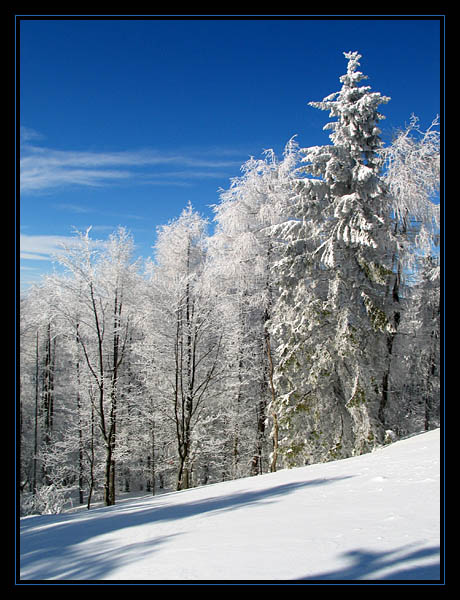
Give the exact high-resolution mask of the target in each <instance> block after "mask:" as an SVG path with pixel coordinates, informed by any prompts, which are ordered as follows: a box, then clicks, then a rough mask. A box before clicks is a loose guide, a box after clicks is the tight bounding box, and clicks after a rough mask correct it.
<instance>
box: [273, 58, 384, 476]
mask: <svg viewBox="0 0 460 600" xmlns="http://www.w3.org/2000/svg"><path fill="white" fill-rule="evenodd" d="M345 57H346V58H347V59H348V68H347V73H346V74H345V75H343V76H342V77H341V78H340V81H341V82H342V88H341V90H340V91H339V92H336V93H334V94H331V95H330V96H328V97H327V98H325V99H324V100H323V101H322V102H312V103H310V104H311V105H312V106H314V107H316V108H320V109H321V110H328V111H330V116H331V117H335V118H336V121H333V122H330V123H329V124H327V125H326V127H325V129H331V130H332V133H331V135H330V139H331V141H332V145H328V146H316V147H312V148H307V149H304V150H302V152H303V153H304V155H305V156H304V159H303V161H304V163H305V169H304V170H305V173H306V174H307V175H308V176H307V177H306V178H305V179H304V180H303V181H302V183H301V184H297V185H298V186H299V185H300V186H301V189H300V192H299V195H298V202H297V207H296V215H295V216H296V220H294V221H293V222H291V223H288V224H286V225H285V226H284V253H283V256H282V258H281V259H280V261H279V262H278V265H277V272H278V285H279V286H280V291H281V296H280V300H279V302H278V303H277V306H276V311H275V314H274V315H273V318H272V333H273V336H274V337H275V339H277V340H278V347H277V366H276V369H275V383H276V387H277V391H278V398H277V400H276V412H277V414H278V422H279V423H278V424H279V428H280V440H279V454H280V458H281V460H282V462H283V464H285V465H287V466H293V465H300V464H305V463H308V462H318V461H323V460H330V459H334V458H340V457H344V456H350V455H351V454H354V453H361V452H365V451H367V450H369V449H371V448H372V447H373V446H374V445H375V444H376V443H378V442H380V441H382V439H383V436H384V425H383V423H382V421H381V415H382V403H384V390H383V388H384V382H383V378H384V373H385V365H386V360H387V354H388V348H387V340H388V336H389V335H391V334H392V332H393V331H394V324H393V323H392V319H391V315H392V303H393V298H392V294H391V293H390V290H391V288H392V285H393V281H394V277H395V274H394V273H393V269H392V261H393V257H394V255H395V253H396V243H395V239H394V234H393V231H392V227H391V225H392V224H391V220H390V218H389V214H390V211H389V196H388V193H387V190H386V186H385V184H384V182H383V181H382V178H381V167H382V159H381V158H380V157H379V154H378V151H379V149H380V147H381V141H380V137H379V134H380V130H379V129H378V127H377V124H378V122H379V120H380V119H381V118H382V116H381V115H380V114H379V112H378V107H379V105H380V104H382V103H385V102H387V101H388V100H389V99H388V98H386V97H383V96H381V94H380V93H376V92H371V89H370V87H369V86H360V85H359V83H360V81H362V80H363V79H365V76H364V75H363V74H362V73H361V72H360V71H358V70H357V67H358V66H359V62H358V61H359V59H360V58H361V57H360V55H359V54H358V53H357V52H349V53H346V54H345Z"/></svg>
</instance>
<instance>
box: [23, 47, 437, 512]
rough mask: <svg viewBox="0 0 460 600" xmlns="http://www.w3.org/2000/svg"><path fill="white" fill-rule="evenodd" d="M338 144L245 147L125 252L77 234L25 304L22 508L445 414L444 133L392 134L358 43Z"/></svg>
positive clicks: (172, 479) (189, 481)
mask: <svg viewBox="0 0 460 600" xmlns="http://www.w3.org/2000/svg"><path fill="white" fill-rule="evenodd" d="M346 58H347V59H348V67H347V73H346V74H345V75H344V76H343V77H341V78H340V80H341V83H342V87H341V89H340V91H339V92H337V93H336V94H332V95H331V96H328V97H327V98H326V99H325V100H324V101H322V102H318V103H312V104H313V105H314V106H316V107H317V108H320V109H322V110H328V111H329V112H330V115H331V117H334V118H335V120H334V121H331V122H330V123H329V125H328V126H327V127H328V128H329V129H331V130H332V133H331V135H330V138H331V142H332V143H331V144H330V145H326V146H315V147H311V148H299V146H298V144H297V143H296V142H295V140H294V139H292V140H290V141H289V142H288V144H287V145H286V148H285V152H284V154H283V156H282V157H281V158H277V157H276V156H275V154H274V153H273V152H272V151H269V152H266V153H265V154H264V155H263V157H262V158H261V159H254V158H251V159H250V160H249V161H248V162H247V163H246V164H245V165H243V167H242V174H241V176H240V177H237V178H235V179H234V180H232V181H231V184H230V186H229V188H228V189H227V190H225V191H222V193H221V195H220V198H219V202H218V204H217V205H216V206H214V213H215V219H214V220H215V223H214V230H213V232H212V234H211V233H210V232H209V223H208V221H207V220H206V219H204V218H203V217H202V216H201V215H199V214H198V213H196V212H195V211H194V210H193V208H192V207H191V206H190V205H189V206H187V207H186V208H185V209H184V211H183V212H182V214H181V215H180V216H179V217H178V218H177V219H176V220H174V221H172V222H171V223H169V224H168V225H165V226H162V227H160V228H159V229H158V232H157V238H156V243H155V247H154V255H153V256H152V259H150V260H148V261H146V262H143V263H141V261H139V260H137V261H136V260H134V258H133V239H132V237H131V235H130V234H129V233H128V232H127V231H126V230H125V229H124V228H122V227H120V228H119V229H118V230H117V231H115V232H114V233H113V234H112V235H111V236H110V238H109V240H108V241H107V242H101V241H97V240H93V239H92V238H91V236H90V230H88V231H86V232H78V233H77V234H76V235H75V240H74V243H73V244H70V245H69V246H68V247H67V248H64V249H63V251H62V253H60V254H59V256H58V257H57V260H58V261H59V263H60V265H61V267H63V270H62V269H61V271H62V274H55V275H52V276H49V277H46V278H44V279H43V281H42V282H41V284H40V285H37V286H35V287H33V288H32V289H30V290H29V291H28V293H27V294H26V295H25V296H24V297H23V298H22V299H21V306H20V389H19V395H18V400H19V402H18V410H19V428H20V432H19V433H20V448H19V450H20V461H19V465H20V474H19V482H20V492H21V503H22V511H23V513H24V514H27V513H31V512H57V511H59V510H61V509H62V507H63V505H64V503H65V502H66V500H67V499H68V498H70V497H72V498H73V499H74V501H77V502H79V503H81V504H83V503H86V504H87V506H88V508H89V507H90V505H91V502H92V501H93V500H94V499H95V498H103V500H104V503H105V504H106V505H111V504H114V503H115V501H116V497H117V494H118V493H119V492H127V491H133V490H145V491H148V492H151V493H153V494H155V493H157V492H158V491H159V490H160V489H185V488H188V487H191V486H196V485H205V484H208V483H212V482H216V481H223V480H226V479H235V478H239V477H245V476H249V475H256V474H260V473H265V472H268V471H275V470H276V469H279V468H285V467H290V466H298V465H305V464H309V463H313V462H319V461H328V460H335V459H338V458H344V457H348V456H352V455H354V454H359V453H363V452H367V451H370V450H372V449H373V448H374V447H376V446H378V445H380V444H383V443H387V442H388V441H392V440H394V439H397V438H398V437H401V436H404V435H407V434H409V433H412V432H415V431H420V430H427V429H430V428H433V427H438V426H439V425H440V346H439V342H440V284H439V281H440V265H439V232H440V222H439V203H436V202H434V201H433V196H434V195H435V194H436V193H437V190H438V189H439V131H438V128H437V125H438V123H437V121H434V122H433V124H432V126H431V127H430V128H429V129H428V130H426V131H421V130H420V128H419V127H418V122H417V120H416V119H415V118H413V119H412V121H411V122H410V124H409V126H408V127H406V128H405V129H403V130H402V131H400V132H399V133H398V134H397V135H396V136H395V138H394V140H393V141H392V143H391V144H390V145H389V146H387V147H384V145H383V144H382V142H381V139H380V130H379V129H378V127H377V124H378V122H379V120H380V119H381V118H382V115H380V114H379V113H378V107H379V105H380V104H382V103H385V102H387V101H388V100H389V99H388V98H385V97H383V96H381V95H380V94H379V93H375V92H372V91H371V89H370V87H369V86H362V85H359V83H360V81H361V80H362V79H364V75H362V73H361V72H359V71H358V70H357V67H358V66H359V62H358V60H359V58H360V56H359V55H358V54H357V53H347V54H346Z"/></svg>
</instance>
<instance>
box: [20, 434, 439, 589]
mask: <svg viewBox="0 0 460 600" xmlns="http://www.w3.org/2000/svg"><path fill="white" fill-rule="evenodd" d="M440 445H441V441H440V432H439V430H435V431H431V432H427V433H423V434H420V435H417V436H414V437H411V438H408V439H406V440H402V441H399V442H396V443H394V444H392V445H390V446H386V447H384V448H382V449H379V450H376V451H375V452H373V453H372V454H366V455H363V456H358V457H354V458H349V459H346V460H341V461H336V462H331V463H326V464H318V465H311V466H308V467H302V468H297V469H291V470H282V471H278V472H277V473H271V474H266V475H261V476H257V477H251V478H245V479H239V480H236V481H228V482H224V483H217V484H213V485H208V486H205V487H199V488H194V489H191V490H185V491H181V492H171V493H168V494H163V495H160V496H154V497H152V496H145V495H144V496H139V497H135V498H133V497H131V498H129V499H128V500H120V501H118V502H117V504H116V505H115V506H112V507H102V508H94V509H91V510H90V511H86V510H81V511H78V512H73V513H64V514H61V515H50V516H35V517H26V518H23V519H21V521H20V525H21V534H20V567H21V569H20V572H21V580H117V581H119V582H121V581H122V580H124V581H127V582H130V581H141V580H142V581H144V582H146V581H149V580H150V581H152V583H154V582H157V583H158V582H160V581H166V582H172V581H176V582H187V581H189V582H193V581H195V582H196V581H203V582H206V581H212V582H218V581H224V582H227V581H228V582H232V581H233V582H236V581H251V582H257V581H261V582H263V581H267V582H275V581H285V580H291V581H292V580H298V581H304V582H306V581H322V580H330V581H331V582H333V581H343V580H347V581H349V580H382V581H388V580H404V581H406V582H408V581H425V582H426V581H427V580H434V581H439V579H440V559H439V555H440V524H441V519H440V487H441V486H440V473H441V467H440Z"/></svg>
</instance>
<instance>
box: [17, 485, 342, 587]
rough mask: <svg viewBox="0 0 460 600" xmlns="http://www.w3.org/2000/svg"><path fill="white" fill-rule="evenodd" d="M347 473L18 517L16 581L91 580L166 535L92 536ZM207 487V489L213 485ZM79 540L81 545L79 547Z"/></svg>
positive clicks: (252, 501) (251, 500)
mask: <svg viewBox="0 0 460 600" xmlns="http://www.w3.org/2000/svg"><path fill="white" fill-rule="evenodd" d="M349 477H350V476H347V477H332V478H329V479H313V480H310V481H301V482H293V483H285V484H281V485H277V486H272V487H269V488H265V489H261V490H249V491H246V492H236V493H233V494H228V495H225V496H223V495H221V494H219V495H216V496H215V497H208V498H204V499H201V500H195V501H193V500H192V501H190V500H189V501H187V492H188V491H190V492H192V491H193V489H192V490H185V491H184V492H181V493H180V494H181V496H180V497H179V496H176V495H171V499H172V500H173V502H174V503H173V504H171V505H164V504H159V505H155V502H156V501H157V497H152V498H149V499H147V500H145V501H141V502H138V503H133V502H126V504H120V505H115V506H110V507H105V508H100V509H94V510H93V511H90V512H88V513H85V516H83V515H82V513H74V514H63V515H49V516H48V515H47V516H39V517H31V518H27V519H24V520H22V522H21V532H20V552H21V560H20V563H21V573H22V575H21V581H22V580H24V581H25V580H27V581H30V580H34V581H42V580H44V579H63V580H67V579H91V580H95V579H98V578H101V577H103V576H104V575H107V574H108V573H109V572H110V571H111V570H113V569H114V568H117V567H120V566H122V565H125V564H129V563H130V562H132V561H135V560H136V559H138V558H140V557H141V556H142V555H146V554H149V553H151V552H154V551H155V548H156V547H158V546H159V545H160V544H163V543H165V542H166V541H167V539H168V538H170V537H171V536H164V537H152V539H149V540H144V541H142V542H134V543H132V544H125V545H123V546H121V547H117V548H114V547H113V545H112V546H110V545H109V543H108V542H107V543H102V542H98V543H97V546H96V554H95V551H94V545H88V546H86V544H85V542H87V543H88V544H90V543H91V540H92V539H93V538H95V537H97V536H102V535H104V534H108V533H110V532H115V531H118V530H122V529H125V528H130V527H138V526H140V525H146V524H152V523H158V522H167V521H176V520H178V519H183V518H186V517H191V516H194V515H198V514H203V513H208V512H221V511H228V510H234V509H237V508H239V507H242V506H246V507H251V506H256V505H257V503H260V502H263V503H267V502H270V501H271V499H274V498H276V497H279V496H282V495H285V494H289V493H290V492H293V491H295V490H298V489H300V488H304V487H315V486H320V485H328V484H330V483H333V482H335V481H337V480H340V479H347V478H349ZM209 491H210V493H211V491H212V490H211V489H210V490H209ZM182 494H183V496H182ZM182 499H183V501H182ZM158 501H160V502H162V503H163V502H164V501H165V497H164V496H158ZM152 502H153V505H152ZM176 535H177V534H176ZM79 544H82V546H81V547H78V545H79ZM85 547H86V548H85ZM153 564H154V563H153ZM25 574H27V575H25ZM151 577H152V578H153V579H154V578H155V573H152V575H151Z"/></svg>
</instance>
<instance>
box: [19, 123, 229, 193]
mask: <svg viewBox="0 0 460 600" xmlns="http://www.w3.org/2000/svg"><path fill="white" fill-rule="evenodd" d="M32 131H33V130H27V131H26V133H25V135H24V137H25V139H26V140H30V139H35V138H34V135H33V134H32ZM36 135H37V136H38V135H39V134H36ZM21 152H22V155H21V161H20V173H21V175H20V183H21V191H22V192H38V191H44V190H49V189H53V188H56V187H61V186H68V185H79V186H97V187H100V186H106V185H108V184H113V183H120V182H121V181H127V180H131V179H133V180H134V178H135V181H136V183H158V184H160V183H161V184H163V185H178V184H179V185H180V183H179V182H178V180H179V179H180V180H181V181H182V182H184V181H186V180H190V181H193V180H196V179H206V178H209V177H226V176H228V175H229V174H230V173H228V172H223V171H222V169H229V168H230V167H231V168H232V169H233V168H235V167H236V166H238V165H240V164H241V163H240V162H239V161H236V160H231V159H229V158H228V156H227V153H225V152H223V155H225V157H224V158H219V157H218V156H214V157H209V153H208V152H201V154H200V153H199V152H198V151H196V150H195V151H194V152H190V153H176V154H171V153H163V154H162V153H160V152H157V151H155V150H138V151H124V152H77V151H70V150H69V151H65V150H53V149H50V148H45V147H41V146H37V145H31V144H27V143H24V144H23V146H22V148H21ZM165 166H166V167H169V168H168V172H164V171H162V169H163V168H164V167H165ZM176 167H177V169H176Z"/></svg>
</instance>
